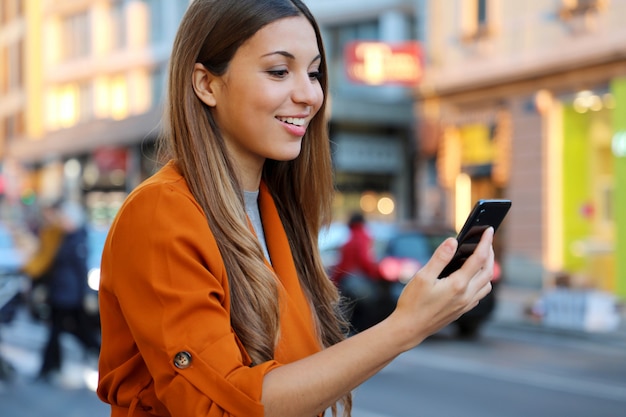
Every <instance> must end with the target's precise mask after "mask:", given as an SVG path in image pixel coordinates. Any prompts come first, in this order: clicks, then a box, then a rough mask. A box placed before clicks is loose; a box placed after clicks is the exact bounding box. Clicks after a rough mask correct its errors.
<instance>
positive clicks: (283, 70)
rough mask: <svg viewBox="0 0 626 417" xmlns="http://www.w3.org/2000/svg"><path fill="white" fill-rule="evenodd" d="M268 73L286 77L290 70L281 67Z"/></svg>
mask: <svg viewBox="0 0 626 417" xmlns="http://www.w3.org/2000/svg"><path fill="white" fill-rule="evenodd" d="M267 73H268V74H269V75H271V76H272V77H276V78H284V77H286V76H287V74H288V73H289V72H288V71H287V70H286V69H279V70H269V71H267Z"/></svg>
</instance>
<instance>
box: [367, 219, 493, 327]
mask: <svg viewBox="0 0 626 417" xmlns="http://www.w3.org/2000/svg"><path fill="white" fill-rule="evenodd" d="M454 236H456V232H455V231H454V230H452V229H449V228H446V227H439V226H432V225H416V224H412V225H405V226H403V227H402V228H399V229H398V232H397V233H396V234H395V235H394V236H393V237H392V238H391V239H389V241H388V242H387V244H386V247H385V249H384V253H383V256H382V258H381V260H380V263H379V268H380V272H381V276H382V277H383V278H384V279H386V280H388V281H389V282H391V283H392V284H393V285H391V286H390V288H391V291H392V294H391V295H390V297H391V300H392V302H393V303H394V304H395V302H396V301H397V298H398V296H399V295H400V292H401V291H402V288H404V285H405V284H406V283H407V282H408V280H409V279H410V278H411V277H412V276H413V275H414V274H415V273H416V272H417V271H418V270H419V269H420V268H421V267H422V266H424V265H425V264H426V262H428V260H429V259H430V258H431V256H432V255H433V253H434V251H435V249H436V248H437V247H438V246H439V245H440V244H441V243H442V242H443V241H444V240H445V239H446V238H448V237H454ZM494 269H495V271H494V279H493V281H492V284H493V289H492V291H491V292H490V293H489V294H488V295H487V296H486V297H485V298H483V299H482V300H481V301H480V302H479V303H478V305H477V306H476V307H474V308H473V309H472V310H470V311H468V312H467V313H465V314H463V315H462V316H461V317H459V319H457V320H456V321H455V322H454V323H453V324H454V326H455V327H456V329H457V333H458V335H459V336H460V337H463V338H473V337H476V336H478V335H479V332H480V328H481V326H482V325H483V324H484V323H485V322H486V321H487V320H488V319H489V318H490V317H491V315H492V314H493V311H494V309H495V305H496V297H497V285H498V282H499V280H500V271H501V270H500V266H499V264H498V263H497V262H496V266H495V268H494Z"/></svg>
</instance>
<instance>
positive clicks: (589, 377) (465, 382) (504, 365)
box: [0, 314, 626, 417]
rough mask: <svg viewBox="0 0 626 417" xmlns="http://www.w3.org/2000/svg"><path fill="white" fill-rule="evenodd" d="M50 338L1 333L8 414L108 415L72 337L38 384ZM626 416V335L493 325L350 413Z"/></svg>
mask: <svg viewBox="0 0 626 417" xmlns="http://www.w3.org/2000/svg"><path fill="white" fill-rule="evenodd" d="M44 331H45V328H43V327H42V326H41V325H40V324H38V323H34V322H32V321H30V320H29V318H28V317H27V316H26V315H25V314H20V315H19V316H18V317H17V318H16V320H15V321H14V322H13V323H11V324H10V325H9V326H4V327H3V328H2V334H1V336H2V340H3V343H2V344H1V345H0V347H1V349H0V351H1V352H2V355H3V357H4V358H7V359H9V360H10V361H11V363H13V364H14V365H15V367H16V369H17V372H18V375H17V378H16V380H15V381H13V382H12V383H4V384H3V385H2V387H1V388H0V403H1V404H2V405H1V408H2V417H35V416H37V417H39V416H43V415H45V416H47V417H107V416H108V415H109V410H108V406H106V405H105V404H103V403H102V402H100V400H99V399H98V398H97V397H96V395H95V394H94V392H93V384H94V383H95V368H94V365H95V364H94V363H89V361H87V360H85V359H84V358H83V356H82V352H81V350H80V348H79V346H78V345H77V343H76V342H75V341H74V340H73V339H72V338H71V337H69V336H67V337H66V338H64V339H63V344H64V349H65V357H66V358H68V360H67V361H66V362H65V365H64V370H63V374H62V375H61V377H60V378H59V380H58V381H57V382H56V383H55V384H54V385H48V384H44V383H40V382H33V381H32V379H33V377H34V376H35V375H36V372H37V369H38V366H39V360H40V359H39V349H40V347H41V345H42V343H43V340H44V335H45V333H44ZM89 387H91V388H89ZM625 409H626V341H625V340H624V338H612V337H611V336H610V335H606V336H603V335H596V336H593V335H589V336H585V335H584V334H582V333H576V334H574V333H563V332H551V331H547V330H542V331H539V330H537V329H534V330H533V329H532V328H529V327H528V326H526V327H525V326H514V325H503V324H502V323H499V322H497V321H496V322H495V323H491V324H489V325H488V326H487V327H486V328H485V329H484V332H483V336H482V337H481V338H480V339H479V340H476V341H462V340H456V339H454V338H453V337H452V336H451V335H450V334H449V333H448V332H446V331H443V332H442V333H440V334H438V335H436V336H433V337H431V338H430V339H428V340H426V341H425V342H424V343H423V344H422V345H421V346H419V347H418V348H416V349H413V350H412V351H409V352H407V353H405V354H403V355H401V356H400V357H399V358H397V359H396V360H395V361H394V362H393V363H391V364H390V365H389V366H388V367H387V368H385V369H384V370H383V371H382V372H381V373H380V374H378V375H376V376H375V377H374V378H372V379H371V380H370V381H368V382H366V383H365V384H364V385H362V386H361V387H359V388H358V389H357V390H356V391H355V394H354V413H353V416H354V417H414V416H420V417H430V416H433V417H435V416H436V417H441V416H443V417H446V416H451V417H455V416H460V415H463V416H467V417H473V416H476V417H477V416H482V417H485V416H486V417H489V416H494V417H495V416H498V417H500V416H507V417H518V416H519V417H522V416H524V417H526V416H530V415H532V416H534V417H542V416H545V417H553V416H564V415H567V416H568V417H578V416H580V417H587V416H598V417H623V416H624V410H625Z"/></svg>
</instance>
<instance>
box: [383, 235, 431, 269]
mask: <svg viewBox="0 0 626 417" xmlns="http://www.w3.org/2000/svg"><path fill="white" fill-rule="evenodd" d="M432 253H433V249H432V246H431V243H430V242H429V240H428V238H427V237H426V236H424V235H421V234H407V235H399V236H396V237H395V238H393V239H391V240H390V241H389V245H388V246H387V251H386V254H387V256H393V257H396V258H411V259H415V260H417V261H418V262H419V263H420V264H422V265H423V264H425V263H426V262H428V260H429V259H430V257H431V255H432Z"/></svg>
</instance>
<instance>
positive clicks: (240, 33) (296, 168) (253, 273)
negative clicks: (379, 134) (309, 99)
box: [159, 0, 351, 415]
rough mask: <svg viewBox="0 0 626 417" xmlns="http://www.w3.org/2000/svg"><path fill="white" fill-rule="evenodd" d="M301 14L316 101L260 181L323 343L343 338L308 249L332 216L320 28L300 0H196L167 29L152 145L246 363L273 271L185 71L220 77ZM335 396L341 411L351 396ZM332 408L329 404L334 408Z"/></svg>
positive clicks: (254, 350) (263, 337)
mask: <svg viewBox="0 0 626 417" xmlns="http://www.w3.org/2000/svg"><path fill="white" fill-rule="evenodd" d="M293 16H304V17H305V18H306V19H308V21H309V22H310V23H311V25H312V26H313V29H314V30H315V34H316V37H317V43H318V48H319V51H320V54H321V56H322V62H321V64H320V72H321V78H320V84H321V86H322V89H323V92H324V102H323V104H322V107H321V108H320V110H319V111H318V113H317V114H316V116H315V117H314V118H313V120H311V123H310V125H309V127H308V129H307V133H306V135H305V137H304V138H303V140H302V149H301V152H300V155H299V156H298V157H297V158H296V159H294V160H292V161H288V162H281V161H274V160H267V161H266V163H265V166H264V170H263V180H264V181H265V183H266V184H267V186H268V188H269V190H270V192H271V193H272V196H273V198H274V200H275V202H276V205H277V208H278V211H279V214H280V217H281V220H282V223H283V225H284V227H285V231H286V233H287V237H288V239H289V243H290V246H291V251H292V254H293V257H294V261H295V265H296V269H297V272H298V276H299V279H300V282H301V284H302V287H303V288H304V291H305V293H306V295H307V297H308V299H309V302H310V304H311V307H312V311H313V312H314V319H315V323H316V326H317V330H318V337H319V340H320V343H321V345H322V346H323V347H328V346H331V345H333V344H335V343H337V342H339V341H341V340H343V339H344V338H345V333H344V330H345V321H344V320H343V318H342V316H341V313H340V306H339V300H340V298H339V295H338V292H337V289H336V287H335V286H334V284H333V283H332V282H331V281H330V280H329V279H328V277H327V276H326V273H325V271H324V267H323V265H322V262H321V258H320V255H319V251H318V249H317V241H318V233H319V230H320V228H321V227H322V226H324V225H325V224H327V223H328V222H329V221H330V219H331V207H332V198H333V192H334V189H333V178H332V164H331V157H330V143H329V138H328V126H327V120H326V110H325V108H326V97H327V93H328V77H327V71H326V58H325V54H324V48H323V44H322V38H321V34H320V30H319V27H318V25H317V23H316V21H315V19H314V18H313V16H312V15H311V13H310V11H309V10H308V8H307V7H306V6H305V5H304V4H303V3H302V2H301V1H300V0H195V1H193V2H192V4H191V5H190V6H189V9H188V10H187V12H186V14H185V16H184V17H183V19H182V22H181V24H180V27H179V30H178V33H177V35H176V38H175V41H174V45H173V50H172V56H171V61H170V68H169V85H168V97H167V98H168V105H167V106H166V110H165V117H164V120H163V122H164V131H163V136H162V138H161V139H162V140H161V142H160V149H159V150H160V154H161V157H162V158H163V160H165V159H173V160H174V161H175V162H176V164H177V167H178V169H179V170H180V171H181V173H182V175H183V176H184V177H185V180H186V181H187V183H188V185H189V188H190V189H191V192H192V194H193V195H194V197H195V199H196V200H197V202H198V204H200V206H201V207H202V209H203V210H204V213H205V215H206V217H207V221H208V223H209V225H210V227H211V230H212V232H213V233H214V235H215V238H216V240H217V242H218V246H219V248H220V252H221V255H222V257H223V259H224V263H225V265H226V269H227V271H228V278H229V283H230V291H231V324H232V326H233V329H234V330H235V332H236V333H237V336H238V337H239V338H240V340H241V342H242V343H243V345H244V347H245V349H246V351H247V352H248V354H249V355H250V357H251V358H252V360H253V363H261V362H264V361H267V360H271V359H273V357H274V350H275V347H276V342H277V340H278V337H279V310H278V305H279V303H278V302H277V300H278V290H277V283H276V277H275V276H274V275H273V273H272V272H271V271H270V270H269V269H268V268H267V267H266V266H265V264H264V255H263V252H262V249H261V246H260V245H259V242H258V241H257V239H256V237H255V236H254V234H253V233H252V232H251V230H250V229H249V226H248V222H247V218H246V213H245V206H244V201H243V191H242V187H241V186H240V183H239V180H238V177H237V174H236V171H235V169H234V167H233V164H232V162H231V160H230V159H229V155H228V153H227V150H226V146H225V143H224V140H223V138H222V136H221V134H220V130H219V126H217V123H216V121H215V119H214V118H213V116H212V113H211V110H210V108H209V107H208V106H206V105H205V104H204V103H203V102H202V101H200V99H198V97H197V96H196V94H195V93H194V90H193V87H192V82H191V81H192V72H193V68H194V64H195V63H197V62H198V63H202V64H203V65H204V66H205V67H206V68H207V69H208V70H209V71H211V72H212V73H213V74H215V75H222V74H223V73H224V72H225V71H226V70H227V69H228V65H229V63H230V61H231V59H232V58H233V56H234V55H235V52H236V51H237V49H238V48H239V47H240V46H241V45H242V44H243V43H244V42H245V41H246V40H248V39H249V38H250V37H252V36H253V35H254V34H255V33H256V32H257V31H258V30H259V29H261V28H263V27H264V26H266V25H267V24H269V23H271V22H273V21H276V20H278V19H281V18H285V17H293ZM342 402H343V408H344V415H349V414H350V409H351V396H350V394H348V395H346V396H345V397H344V399H343V400H342ZM335 414H336V407H333V415H335Z"/></svg>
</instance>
